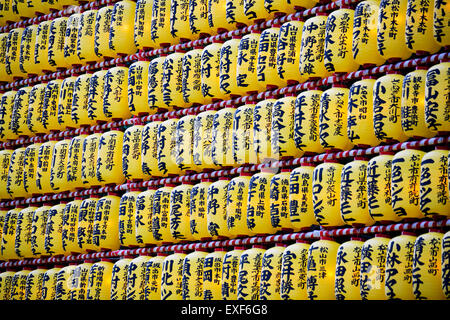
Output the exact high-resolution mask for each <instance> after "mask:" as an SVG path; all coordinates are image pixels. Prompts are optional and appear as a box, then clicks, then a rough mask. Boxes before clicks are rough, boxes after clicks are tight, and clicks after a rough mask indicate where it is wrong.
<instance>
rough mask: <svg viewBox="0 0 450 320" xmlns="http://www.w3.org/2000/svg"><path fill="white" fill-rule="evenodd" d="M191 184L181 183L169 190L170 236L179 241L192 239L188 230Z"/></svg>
mask: <svg viewBox="0 0 450 320" xmlns="http://www.w3.org/2000/svg"><path fill="white" fill-rule="evenodd" d="M191 190H192V185H191V184H190V183H183V184H181V185H179V186H176V187H175V188H173V189H172V190H171V192H170V206H169V223H170V233H171V234H172V237H173V238H174V239H177V240H181V241H186V240H187V241H191V240H194V239H193V237H192V235H191V231H190V207H189V204H190V199H191Z"/></svg>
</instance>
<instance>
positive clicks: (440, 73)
mask: <svg viewBox="0 0 450 320" xmlns="http://www.w3.org/2000/svg"><path fill="white" fill-rule="evenodd" d="M438 2H439V1H438ZM449 70H450V62H441V63H439V64H437V65H434V66H432V67H431V68H429V69H428V71H427V75H426V82H425V123H426V126H427V128H428V130H430V131H432V132H436V131H437V132H442V131H443V132H446V131H450V117H449V116H448V114H447V113H446V112H445V108H443V107H444V106H445V97H447V96H448V95H449V92H450V87H449V86H448V85H445V77H446V74H447V73H448V72H449Z"/></svg>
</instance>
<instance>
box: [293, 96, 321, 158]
mask: <svg viewBox="0 0 450 320" xmlns="http://www.w3.org/2000/svg"><path fill="white" fill-rule="evenodd" d="M322 93H323V92H322V91H321V90H308V91H303V92H301V93H300V94H299V95H298V96H297V98H296V99H295V107H294V142H295V145H296V147H297V149H299V150H302V151H304V152H305V153H307V154H308V153H322V152H323V147H322V146H321V144H320V140H319V122H320V118H319V115H320V97H321V95H322Z"/></svg>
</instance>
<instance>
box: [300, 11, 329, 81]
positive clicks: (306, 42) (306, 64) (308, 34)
mask: <svg viewBox="0 0 450 320" xmlns="http://www.w3.org/2000/svg"><path fill="white" fill-rule="evenodd" d="M326 24H327V16H326V15H324V14H317V16H315V17H311V18H309V19H308V20H306V21H305V23H304V24H303V30H302V42H301V47H300V63H299V68H300V73H301V75H302V77H303V79H305V80H308V79H320V78H324V77H327V76H329V75H330V72H328V71H327V69H326V68H325V62H324V48H325V33H326Z"/></svg>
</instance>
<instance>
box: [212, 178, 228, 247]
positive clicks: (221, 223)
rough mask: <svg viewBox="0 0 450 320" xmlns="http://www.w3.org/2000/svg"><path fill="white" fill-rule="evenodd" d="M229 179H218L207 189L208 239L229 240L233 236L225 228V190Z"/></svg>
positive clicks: (226, 227)
mask: <svg viewBox="0 0 450 320" xmlns="http://www.w3.org/2000/svg"><path fill="white" fill-rule="evenodd" d="M229 183H230V178H229V177H220V178H219V180H218V181H215V182H213V183H212V184H211V185H210V186H209V187H208V195H207V206H208V211H207V213H206V223H207V227H208V232H209V235H210V237H212V238H213V239H217V238H231V237H232V236H233V234H232V233H231V232H230V230H229V229H228V226H227V208H226V204H227V190H228V184H229Z"/></svg>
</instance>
